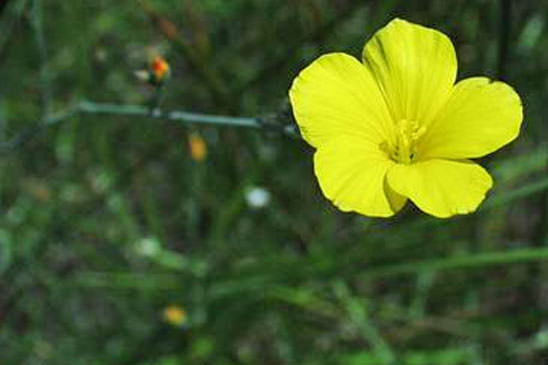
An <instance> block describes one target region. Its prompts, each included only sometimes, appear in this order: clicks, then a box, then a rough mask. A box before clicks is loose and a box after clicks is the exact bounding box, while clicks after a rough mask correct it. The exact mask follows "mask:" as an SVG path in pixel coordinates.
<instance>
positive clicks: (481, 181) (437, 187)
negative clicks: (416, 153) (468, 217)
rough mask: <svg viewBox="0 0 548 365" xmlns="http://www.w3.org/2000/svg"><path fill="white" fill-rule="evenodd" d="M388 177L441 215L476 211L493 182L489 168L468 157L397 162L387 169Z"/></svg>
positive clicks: (423, 207)
mask: <svg viewBox="0 0 548 365" xmlns="http://www.w3.org/2000/svg"><path fill="white" fill-rule="evenodd" d="M387 181H388V184H389V185H390V187H392V189H394V190H395V191H396V192H398V193H399V194H401V195H404V196H407V197H408V198H409V199H411V201H413V203H415V205H416V206H417V207H419V208H420V209H421V210H422V211H424V212H426V213H428V214H431V215H433V216H436V217H439V218H447V217H450V216H452V215H455V214H468V213H471V212H473V211H475V210H476V209H477V207H478V206H479V204H480V203H481V202H482V201H483V199H484V198H485V194H486V192H487V191H488V190H489V189H491V187H492V186H493V180H492V179H491V176H490V175H489V174H488V173H487V171H485V170H484V169H483V168H482V167H481V166H480V165H478V164H475V163H473V162H470V161H465V160H464V161H450V160H428V161H422V162H417V163H414V164H410V165H402V164H398V165H394V166H393V167H391V168H390V170H389V171H388V173H387Z"/></svg>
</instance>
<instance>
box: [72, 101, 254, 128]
mask: <svg viewBox="0 0 548 365" xmlns="http://www.w3.org/2000/svg"><path fill="white" fill-rule="evenodd" d="M76 109H77V111H78V112H80V113H84V114H108V115H122V116H131V117H140V118H154V119H164V120H168V121H172V122H181V123H185V124H210V125H224V126H231V127H251V128H260V127H261V122H260V119H259V118H253V117H249V118H247V117H229V116H223V115H210V114H200V113H191V112H186V111H177V110H174V111H163V110H160V109H155V110H153V111H152V112H150V110H149V109H148V108H146V107H144V106H140V105H117V104H102V103H93V102H89V101H83V102H80V103H79V104H78V105H77V107H76Z"/></svg>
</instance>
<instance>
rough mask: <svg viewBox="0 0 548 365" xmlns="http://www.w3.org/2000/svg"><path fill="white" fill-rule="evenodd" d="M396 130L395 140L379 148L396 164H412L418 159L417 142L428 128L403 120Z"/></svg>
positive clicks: (386, 142)
mask: <svg viewBox="0 0 548 365" xmlns="http://www.w3.org/2000/svg"><path fill="white" fill-rule="evenodd" d="M394 129H395V132H396V133H395V136H394V138H393V140H392V141H390V140H388V141H384V142H383V143H381V144H380V146H379V148H380V149H381V150H382V151H384V152H386V153H387V154H388V155H389V156H390V158H391V159H392V160H394V161H395V162H399V163H403V164H410V163H412V162H413V160H414V158H415V157H416V152H417V151H416V144H417V141H418V140H419V138H420V137H421V136H422V135H423V134H424V132H426V128H425V127H424V126H419V124H418V123H417V122H415V121H410V120H407V119H402V120H400V121H399V122H398V123H397V124H396V126H395V128H394Z"/></svg>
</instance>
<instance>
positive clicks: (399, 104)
mask: <svg viewBox="0 0 548 365" xmlns="http://www.w3.org/2000/svg"><path fill="white" fill-rule="evenodd" d="M363 62H364V64H365V65H366V66H368V67H369V68H370V69H371V71H372V73H373V74H374V76H375V78H376V79H377V81H378V83H379V85H380V87H381V90H382V91H383V93H384V96H385V98H386V103H387V104H388V107H389V109H390V111H391V113H392V117H393V118H394V121H396V122H397V121H399V120H402V119H406V120H411V121H415V122H417V123H420V124H421V125H427V124H428V123H430V121H431V120H432V119H433V118H434V116H435V115H436V113H437V111H438V110H439V109H440V108H441V107H442V106H443V105H444V104H445V102H446V101H447V99H448V98H449V96H450V94H451V90H452V87H453V85H454V83H455V77H456V73H457V57H456V55H455V49H454V48H453V44H452V43H451V41H450V40H449V38H447V36H445V35H444V34H443V33H441V32H438V31H436V30H434V29H430V28H426V27H423V26H420V25H417V24H413V23H409V22H407V21H405V20H401V19H394V20H392V21H391V22H390V23H388V24H387V25H386V26H385V27H384V28H382V29H380V30H379V31H378V32H377V33H376V34H375V35H374V36H373V38H371V39H370V40H369V41H368V42H367V43H366V45H365V47H364V50H363Z"/></svg>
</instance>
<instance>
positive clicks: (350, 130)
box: [289, 53, 392, 147]
mask: <svg viewBox="0 0 548 365" xmlns="http://www.w3.org/2000/svg"><path fill="white" fill-rule="evenodd" d="M289 96H290V100H291V105H292V106H293V113H294V114H295V119H296V120H297V124H298V125H299V128H300V130H301V134H302V136H303V138H304V139H305V140H306V141H307V142H308V143H309V144H311V145H312V146H314V147H319V146H320V145H321V144H323V143H325V142H326V141H328V140H330V139H332V138H333V137H336V136H338V135H357V136H361V137H362V138H364V139H366V140H369V141H371V142H373V143H376V144H380V143H381V142H382V141H384V140H386V128H387V127H389V128H390V127H391V125H392V124H391V120H390V117H389V113H388V109H387V107H386V104H385V102H384V100H383V97H382V95H381V92H380V90H379V88H378V86H377V84H376V82H375V80H374V79H373V76H372V75H371V74H370V73H369V71H368V70H367V68H365V67H364V66H363V64H361V63H360V62H359V61H358V60H357V59H355V58H354V57H352V56H349V55H346V54H344V53H332V54H328V55H325V56H322V57H320V58H318V59H317V60H316V61H314V62H313V63H312V64H311V65H310V66H308V67H307V68H305V69H304V70H303V71H302V72H301V73H300V74H299V76H298V77H297V78H295V80H294V82H293V85H292V87H291V90H290V92H289Z"/></svg>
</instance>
